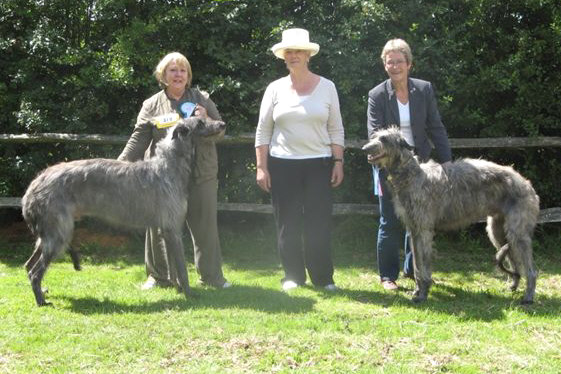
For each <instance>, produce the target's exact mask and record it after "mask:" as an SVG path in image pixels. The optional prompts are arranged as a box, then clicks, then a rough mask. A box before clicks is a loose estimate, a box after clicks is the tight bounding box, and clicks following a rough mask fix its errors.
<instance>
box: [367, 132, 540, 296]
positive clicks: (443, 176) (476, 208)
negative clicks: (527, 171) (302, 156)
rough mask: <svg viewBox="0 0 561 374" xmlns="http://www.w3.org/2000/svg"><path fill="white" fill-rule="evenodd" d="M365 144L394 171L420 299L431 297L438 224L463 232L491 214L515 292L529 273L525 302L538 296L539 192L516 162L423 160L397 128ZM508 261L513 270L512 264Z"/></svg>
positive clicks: (492, 232) (494, 238) (492, 234)
mask: <svg viewBox="0 0 561 374" xmlns="http://www.w3.org/2000/svg"><path fill="white" fill-rule="evenodd" d="M362 149H363V150H364V151H366V152H367V153H369V154H371V155H373V159H374V163H375V164H376V165H377V166H379V167H381V168H385V169H386V170H387V172H388V175H389V177H388V180H389V182H390V183H389V185H390V186H391V187H390V188H391V189H392V192H393V196H394V198H393V204H394V207H395V211H396V214H397V215H398V217H399V218H400V219H401V221H402V222H403V223H404V224H405V226H406V227H407V229H408V230H409V231H410V233H411V239H412V244H413V245H412V248H413V259H414V268H415V283H416V289H415V291H414V293H413V301H415V302H419V301H424V300H426V299H427V296H428V292H429V288H430V286H431V284H432V279H431V275H432V268H431V255H432V242H433V237H434V233H435V230H456V229H459V228H461V227H465V226H467V225H469V224H471V223H474V222H478V221H479V220H481V219H483V218H485V217H487V234H488V236H489V239H490V240H491V242H492V243H493V245H494V246H495V247H496V248H497V254H496V261H497V265H498V266H499V268H500V269H501V270H502V271H504V272H505V273H507V274H509V275H510V276H511V277H512V279H513V283H512V286H511V289H512V290H513V291H514V290H516V289H517V288H518V283H519V281H520V276H521V274H522V275H523V276H525V277H526V293H525V294H524V297H523V299H522V303H523V304H531V303H532V302H533V299H534V293H535V289H536V278H537V271H536V269H535V266H534V261H533V256H532V235H533V232H534V228H535V226H536V222H537V219H538V214H539V197H538V195H536V192H535V191H534V189H533V188H532V185H531V183H530V182H529V181H528V180H527V179H525V178H524V177H522V176H521V175H520V174H519V173H517V172H516V171H514V170H513V169H512V168H511V167H508V166H501V165H497V164H495V163H493V162H489V161H485V160H481V159H460V160H457V161H454V162H453V163H451V164H449V165H445V166H441V165H439V164H437V163H435V162H433V161H429V162H427V163H420V162H419V161H418V160H417V158H416V157H415V156H414V155H413V152H412V150H411V147H410V146H409V145H408V144H407V142H406V141H405V139H403V137H402V136H401V132H400V130H399V128H398V127H395V126H392V127H391V128H389V129H385V130H381V131H378V132H376V133H375V134H374V136H373V138H371V139H370V141H369V142H368V143H367V144H366V145H365V146H364V147H363V148H362ZM505 259H506V260H507V262H508V263H509V268H510V269H507V267H505V265H504V263H503V262H504V261H505Z"/></svg>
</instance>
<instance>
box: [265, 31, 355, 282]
mask: <svg viewBox="0 0 561 374" xmlns="http://www.w3.org/2000/svg"><path fill="white" fill-rule="evenodd" d="M271 50H272V51H273V53H274V54H275V56H277V57H278V58H280V59H283V60H284V62H285V64H286V67H287V68H288V71H289V74H288V75H287V76H285V77H283V78H280V79H278V80H276V81H274V82H272V83H271V84H269V86H268V87H267V90H266V91H265V94H264V95H263V100H262V102H261V109H260V112H259V122H258V125H257V131H256V136H255V150H256V158H257V178H256V179H257V184H258V185H259V187H261V189H263V190H264V191H266V192H270V193H271V197H272V204H273V209H274V216H275V222H276V225H277V245H278V250H279V254H280V258H281V262H282V265H283V268H284V278H283V279H282V287H283V289H284V290H289V289H293V288H296V287H298V286H301V285H304V284H305V283H306V270H307V272H308V275H309V276H310V279H311V281H312V283H313V284H314V285H315V286H317V287H323V288H325V289H327V290H336V289H337V288H336V287H335V283H334V281H333V262H332V260H331V246H330V244H331V211H332V206H333V203H332V191H331V189H332V188H333V187H337V186H339V185H340V184H341V182H342V181H343V150H344V129H343V122H342V119H341V113H340V111H339V98H338V96H337V90H336V88H335V85H334V84H333V82H331V81H330V80H328V79H326V78H323V77H321V76H319V75H317V74H314V73H312V72H311V71H310V70H309V67H308V63H309V61H310V57H312V56H314V55H315V54H317V53H318V51H319V45H318V44H316V43H311V42H310V41H309V34H308V31H306V30H304V29H299V28H294V29H288V30H285V31H283V33H282V41H281V42H280V43H278V44H275V45H274V46H273V47H272V48H271Z"/></svg>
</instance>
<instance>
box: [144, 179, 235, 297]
mask: <svg viewBox="0 0 561 374" xmlns="http://www.w3.org/2000/svg"><path fill="white" fill-rule="evenodd" d="M217 192H218V181H217V180H216V179H211V180H209V181H205V182H201V183H191V184H190V186H189V198H188V210H187V227H188V229H189V231H190V233H191V239H192V240H193V250H194V259H195V267H196V269H197V273H198V274H199V277H200V281H201V282H202V283H205V284H208V285H211V286H215V287H221V286H222V285H223V284H224V282H226V279H225V278H224V275H223V274H222V254H221V249H220V239H219V238H218V222H217ZM145 262H146V273H147V275H149V276H152V277H153V278H155V279H156V281H158V283H160V284H162V285H178V282H177V272H176V269H175V267H174V266H169V263H170V261H169V260H168V255H167V251H166V245H165V241H164V239H163V237H162V235H161V230H160V229H159V228H156V227H150V228H148V229H147V230H146V244H145Z"/></svg>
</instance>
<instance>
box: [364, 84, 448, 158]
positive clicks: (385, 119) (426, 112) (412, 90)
mask: <svg viewBox="0 0 561 374" xmlns="http://www.w3.org/2000/svg"><path fill="white" fill-rule="evenodd" d="M408 86H409V112H410V117H411V130H412V132H413V139H414V141H415V154H416V155H417V156H419V158H420V159H421V161H427V160H428V159H429V158H430V155H431V151H432V148H433V147H434V148H435V150H436V155H437V161H438V162H440V163H444V162H447V161H451V160H452V151H451V149H450V143H449V142H448V134H447V133H446V129H445V128H444V125H443V124H442V120H441V119H440V113H439V112H438V108H437V106H436V97H435V95H434V90H433V88H432V84H431V83H430V82H427V81H424V80H421V79H415V78H409V79H408ZM390 125H398V126H399V109H398V107H397V95H396V92H395V90H394V88H393V86H392V84H391V80H390V79H388V80H386V81H384V82H382V83H380V84H379V85H377V86H376V87H374V88H373V89H372V90H370V92H368V123H367V126H368V137H369V138H370V137H371V136H372V134H373V133H374V132H375V131H377V130H380V129H383V128H387V127H389V126H390Z"/></svg>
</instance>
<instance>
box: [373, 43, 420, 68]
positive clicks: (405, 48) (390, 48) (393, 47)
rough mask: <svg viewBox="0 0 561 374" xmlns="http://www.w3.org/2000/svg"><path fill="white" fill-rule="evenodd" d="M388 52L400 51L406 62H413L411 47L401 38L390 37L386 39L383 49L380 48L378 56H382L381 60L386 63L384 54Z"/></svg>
mask: <svg viewBox="0 0 561 374" xmlns="http://www.w3.org/2000/svg"><path fill="white" fill-rule="evenodd" d="M390 52H401V53H403V55H404V56H405V59H406V60H407V64H411V63H413V54H412V53H411V47H409V44H407V42H406V41H405V40H403V39H391V40H388V42H387V43H386V45H385V46H384V49H382V54H381V55H380V57H381V58H382V62H383V63H384V64H385V63H386V56H387V55H388V53H390Z"/></svg>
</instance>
